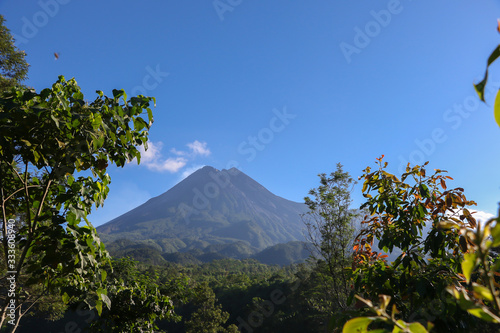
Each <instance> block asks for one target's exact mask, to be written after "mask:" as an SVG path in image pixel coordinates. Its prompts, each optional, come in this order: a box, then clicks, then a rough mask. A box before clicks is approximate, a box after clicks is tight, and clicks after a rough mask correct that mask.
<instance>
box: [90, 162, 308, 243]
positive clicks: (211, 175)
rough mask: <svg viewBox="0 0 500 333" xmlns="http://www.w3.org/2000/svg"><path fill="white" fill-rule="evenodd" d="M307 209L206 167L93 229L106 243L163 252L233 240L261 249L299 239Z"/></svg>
mask: <svg viewBox="0 0 500 333" xmlns="http://www.w3.org/2000/svg"><path fill="white" fill-rule="evenodd" d="M305 211H306V206H305V204H301V203H297V202H292V201H289V200H286V199H283V198H281V197H278V196H276V195H274V194H273V193H271V192H270V191H268V190H267V189H266V188H265V187H264V186H262V185H261V184H259V183H258V182H256V181H255V180H253V179H252V178H251V177H249V176H247V175H246V174H245V173H243V172H241V171H240V170H238V169H237V168H230V169H229V170H226V169H223V170H218V169H216V168H214V167H211V166H204V167H202V168H200V169H198V170H196V171H195V172H193V173H192V174H191V175H189V176H188V177H186V178H185V179H184V180H182V181H181V182H179V183H178V184H177V185H175V186H174V187H172V188H171V189H170V190H168V191H167V192H165V193H163V194H161V195H159V196H157V197H155V198H152V199H150V200H149V201H147V202H146V203H144V204H143V205H141V206H139V207H137V208H135V209H133V210H131V211H129V212H128V213H126V214H124V215H122V216H120V217H118V218H116V219H114V220H112V221H110V222H108V223H106V224H104V225H102V226H100V227H98V228H97V229H98V231H99V233H100V234H102V235H103V236H104V237H105V238H107V239H108V240H109V239H118V238H128V239H131V240H147V239H151V240H154V242H156V243H157V244H158V245H159V246H161V247H162V248H164V250H165V247H167V248H168V249H170V250H172V249H174V250H182V249H186V250H187V249H190V248H203V247H206V246H208V245H210V244H224V243H232V242H235V241H243V242H246V243H247V244H248V245H249V246H252V247H254V248H256V249H263V248H265V247H267V246H272V245H275V244H277V243H282V242H288V241H295V240H302V239H303V235H302V226H303V224H302V220H301V218H300V214H302V213H305ZM158 242H159V243H158ZM165 251H166V250H165Z"/></svg>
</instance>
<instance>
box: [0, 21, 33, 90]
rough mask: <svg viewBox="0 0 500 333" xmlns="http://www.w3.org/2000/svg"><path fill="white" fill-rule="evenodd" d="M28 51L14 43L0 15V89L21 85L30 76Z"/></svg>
mask: <svg viewBox="0 0 500 333" xmlns="http://www.w3.org/2000/svg"><path fill="white" fill-rule="evenodd" d="M25 56H26V53H24V51H22V50H19V49H18V48H17V47H16V46H15V45H14V38H13V37H12V35H11V34H10V30H9V29H8V28H7V27H6V26H5V19H4V17H3V16H2V15H0V91H4V90H6V89H8V88H10V87H13V86H16V85H19V84H20V83H21V82H22V81H24V80H26V79H27V77H28V67H29V65H28V63H27V62H26V60H25V59H24V57H25Z"/></svg>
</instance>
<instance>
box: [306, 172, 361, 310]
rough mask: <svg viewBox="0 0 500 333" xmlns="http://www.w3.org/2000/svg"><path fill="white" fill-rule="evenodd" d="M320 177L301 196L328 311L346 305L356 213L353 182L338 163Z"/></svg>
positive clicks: (308, 234)
mask: <svg viewBox="0 0 500 333" xmlns="http://www.w3.org/2000/svg"><path fill="white" fill-rule="evenodd" d="M319 177H320V186H318V188H315V189H312V190H311V191H309V194H310V195H311V196H312V198H311V197H306V198H304V200H305V203H306V205H307V206H308V207H309V212H308V213H306V214H304V215H303V219H304V223H305V225H306V227H307V234H306V237H307V239H308V241H309V242H310V243H311V244H312V245H313V246H314V249H315V250H316V251H315V253H314V254H313V255H314V256H315V257H319V258H320V261H319V262H318V269H320V271H322V276H323V284H324V287H325V288H324V293H326V294H330V293H331V294H332V295H330V297H327V298H328V302H329V303H330V305H328V306H327V307H329V308H330V309H329V310H328V311H331V312H335V311H338V310H344V309H346V308H347V296H348V295H349V290H350V276H349V272H348V271H347V270H346V269H345V268H346V267H349V266H350V263H351V258H352V241H353V239H354V230H355V228H354V218H355V217H356V214H354V213H353V211H352V210H351V209H350V207H349V206H350V204H351V191H352V187H353V185H354V184H355V182H354V181H353V179H352V178H351V177H350V176H349V173H347V172H344V171H343V169H342V165H341V164H340V163H339V164H337V169H336V170H335V172H332V173H331V174H330V175H329V176H327V175H326V174H324V173H323V174H320V175H319ZM322 268H324V269H322Z"/></svg>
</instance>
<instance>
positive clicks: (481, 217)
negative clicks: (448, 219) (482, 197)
mask: <svg viewBox="0 0 500 333" xmlns="http://www.w3.org/2000/svg"><path fill="white" fill-rule="evenodd" d="M468 210H469V211H470V213H471V214H472V217H473V218H475V219H476V221H477V222H478V223H480V224H481V225H483V224H484V223H486V222H488V220H489V219H491V218H493V217H495V215H493V214H490V213H488V212H485V211H482V210H474V209H472V208H468ZM461 214H462V210H461V209H460V210H458V211H456V213H455V214H453V213H451V212H448V213H447V215H449V216H451V215H454V216H455V217H457V218H458V216H459V215H461Z"/></svg>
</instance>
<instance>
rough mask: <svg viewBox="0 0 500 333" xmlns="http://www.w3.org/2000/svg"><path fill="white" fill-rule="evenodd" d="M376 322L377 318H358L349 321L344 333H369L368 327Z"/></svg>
mask: <svg viewBox="0 0 500 333" xmlns="http://www.w3.org/2000/svg"><path fill="white" fill-rule="evenodd" d="M374 320H376V317H358V318H353V319H351V320H349V321H348V322H347V323H345V325H344V328H343V329H342V333H364V332H368V325H370V323H371V322H372V321H374Z"/></svg>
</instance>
